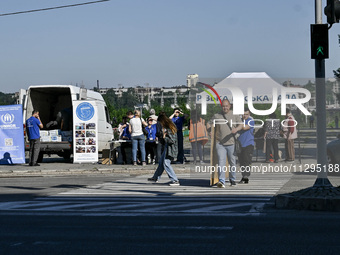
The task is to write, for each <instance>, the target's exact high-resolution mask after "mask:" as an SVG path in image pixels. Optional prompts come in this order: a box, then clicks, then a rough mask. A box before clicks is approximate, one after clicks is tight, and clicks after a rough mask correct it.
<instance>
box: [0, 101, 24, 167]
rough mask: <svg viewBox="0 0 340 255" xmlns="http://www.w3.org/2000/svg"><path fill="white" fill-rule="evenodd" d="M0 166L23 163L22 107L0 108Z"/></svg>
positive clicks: (7, 106) (4, 106)
mask: <svg viewBox="0 0 340 255" xmlns="http://www.w3.org/2000/svg"><path fill="white" fill-rule="evenodd" d="M0 158H1V159H0V164H1V165H12V164H23V163H25V143H24V125H23V116H22V105H21V104H17V105H1V106H0Z"/></svg>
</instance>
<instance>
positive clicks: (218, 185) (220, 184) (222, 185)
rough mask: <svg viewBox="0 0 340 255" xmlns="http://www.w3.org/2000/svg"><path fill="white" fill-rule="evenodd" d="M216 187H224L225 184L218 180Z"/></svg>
mask: <svg viewBox="0 0 340 255" xmlns="http://www.w3.org/2000/svg"><path fill="white" fill-rule="evenodd" d="M217 188H225V185H224V184H223V183H222V182H218V183H217Z"/></svg>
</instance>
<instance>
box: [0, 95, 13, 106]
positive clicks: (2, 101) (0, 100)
mask: <svg viewBox="0 0 340 255" xmlns="http://www.w3.org/2000/svg"><path fill="white" fill-rule="evenodd" d="M15 101H16V99H15V97H14V94H5V93H2V92H0V105H11V104H15Z"/></svg>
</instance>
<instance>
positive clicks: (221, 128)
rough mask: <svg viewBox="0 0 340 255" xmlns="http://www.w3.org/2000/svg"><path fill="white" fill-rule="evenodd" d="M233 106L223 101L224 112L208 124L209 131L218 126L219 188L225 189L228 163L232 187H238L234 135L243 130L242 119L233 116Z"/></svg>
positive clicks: (225, 100) (215, 116)
mask: <svg viewBox="0 0 340 255" xmlns="http://www.w3.org/2000/svg"><path fill="white" fill-rule="evenodd" d="M230 108H231V104H230V102H229V100H227V99H224V100H223V101H222V112H221V113H216V114H214V116H213V117H212V119H211V120H210V121H209V122H208V124H207V129H208V130H209V129H210V127H211V125H212V124H213V123H215V125H216V129H215V130H216V151H217V157H218V167H217V169H218V179H219V182H218V183H217V187H218V188H224V187H225V181H226V180H225V172H226V171H227V169H226V162H227V158H228V163H229V169H228V170H229V180H230V185H236V182H235V181H236V158H235V156H234V149H235V139H234V135H235V134H236V133H237V132H238V131H240V130H241V129H242V124H239V123H241V118H240V116H238V115H233V111H232V110H230Z"/></svg>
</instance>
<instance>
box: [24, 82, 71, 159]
mask: <svg viewBox="0 0 340 255" xmlns="http://www.w3.org/2000/svg"><path fill="white" fill-rule="evenodd" d="M27 99H28V101H27V109H26V113H27V116H26V119H27V118H29V116H30V114H31V113H32V111H33V110H38V111H39V114H40V119H41V121H42V123H43V125H44V128H43V129H42V130H41V134H44V131H45V130H46V131H47V130H56V129H61V123H60V121H58V123H57V121H56V120H57V115H58V113H59V112H61V111H62V110H64V109H67V108H71V109H72V95H71V91H70V88H69V87H53V86H51V87H47V86H45V87H37V88H34V87H31V88H30V90H29V94H28V98H27ZM70 117H71V119H72V115H71V116H70ZM51 121H55V122H56V124H55V125H51V126H49V128H47V123H49V122H51ZM63 131H69V133H70V134H71V137H72V126H71V125H70V126H68V128H67V130H65V128H63ZM26 149H29V145H28V144H26ZM40 151H41V155H40V157H39V159H40V160H39V161H41V159H42V157H43V155H42V154H43V153H47V154H49V153H57V154H58V155H59V156H62V157H64V158H65V159H69V158H70V155H71V154H72V139H68V140H66V141H61V140H60V141H59V140H58V141H44V140H42V141H41V147H40Z"/></svg>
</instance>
